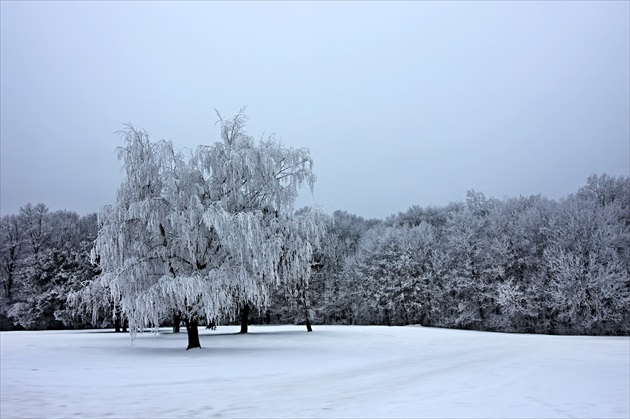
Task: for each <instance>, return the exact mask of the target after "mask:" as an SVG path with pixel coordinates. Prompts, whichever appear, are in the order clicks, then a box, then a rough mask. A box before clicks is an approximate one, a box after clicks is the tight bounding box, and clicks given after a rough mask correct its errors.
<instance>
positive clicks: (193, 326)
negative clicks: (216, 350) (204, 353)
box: [186, 320, 201, 350]
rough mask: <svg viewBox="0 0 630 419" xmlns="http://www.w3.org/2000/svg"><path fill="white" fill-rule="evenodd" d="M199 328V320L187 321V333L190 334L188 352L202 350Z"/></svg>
mask: <svg viewBox="0 0 630 419" xmlns="http://www.w3.org/2000/svg"><path fill="white" fill-rule="evenodd" d="M198 327H199V325H198V324H197V320H186V332H188V347H187V348H186V350H189V349H193V348H201V343H200V342H199V329H198Z"/></svg>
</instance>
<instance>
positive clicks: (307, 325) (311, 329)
mask: <svg viewBox="0 0 630 419" xmlns="http://www.w3.org/2000/svg"><path fill="white" fill-rule="evenodd" d="M306 331H307V332H312V331H313V328H312V327H311V321H310V320H309V318H308V314H307V315H306Z"/></svg>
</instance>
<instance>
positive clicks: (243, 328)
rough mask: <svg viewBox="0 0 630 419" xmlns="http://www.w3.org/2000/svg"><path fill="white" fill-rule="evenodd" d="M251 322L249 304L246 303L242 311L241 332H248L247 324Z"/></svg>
mask: <svg viewBox="0 0 630 419" xmlns="http://www.w3.org/2000/svg"><path fill="white" fill-rule="evenodd" d="M248 322H249V304H247V303H245V305H244V306H243V311H242V312H241V332H240V333H247V324H248Z"/></svg>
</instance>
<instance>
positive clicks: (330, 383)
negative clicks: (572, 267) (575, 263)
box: [0, 326, 630, 419]
mask: <svg viewBox="0 0 630 419" xmlns="http://www.w3.org/2000/svg"><path fill="white" fill-rule="evenodd" d="M237 330H238V328H237V327H232V326H223V327H219V328H218V329H217V330H216V331H209V330H206V329H203V328H201V329H200V337H201V344H202V346H203V348H202V349H195V350H190V351H185V350H184V348H185V347H186V333H185V332H184V333H181V334H172V333H170V332H169V331H168V330H167V329H162V331H161V333H159V334H157V335H155V334H152V333H145V334H142V335H139V336H138V338H137V339H136V340H135V341H134V344H133V346H131V345H130V341H129V336H128V335H127V334H114V333H110V332H109V331H100V330H92V331H54V332H3V333H2V334H0V338H1V349H2V370H1V373H2V374H1V377H2V378H1V385H2V387H1V390H2V398H1V411H0V416H1V417H2V418H4V419H8V418H14V417H64V418H68V417H219V416H226V417H279V416H280V417H282V416H284V417H506V418H508V417H546V418H551V417H598V418H604V417H606V418H608V417H626V418H627V417H628V416H629V415H630V407H629V406H630V401H629V397H630V396H629V394H630V365H629V362H630V339H629V338H628V337H571V336H562V337H561V336H535V335H512V334H499V333H482V332H468V331H457V330H446V329H431V328H422V327H413V326H412V327H376V326H369V327H367V326H366V327H361V326H318V327H315V331H314V332H313V333H306V331H305V329H304V327H298V326H259V327H251V328H250V330H251V333H250V334H248V335H237V334H234V333H235V332H236V331H237Z"/></svg>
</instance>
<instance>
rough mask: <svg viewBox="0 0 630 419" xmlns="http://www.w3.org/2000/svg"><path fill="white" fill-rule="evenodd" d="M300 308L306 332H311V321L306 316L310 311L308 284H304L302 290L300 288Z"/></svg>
mask: <svg viewBox="0 0 630 419" xmlns="http://www.w3.org/2000/svg"><path fill="white" fill-rule="evenodd" d="M302 306H303V307H304V322H305V323H306V331H307V332H312V331H313V328H312V327H311V319H310V317H309V315H308V312H309V311H310V307H309V306H310V301H309V300H308V284H304V288H302Z"/></svg>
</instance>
